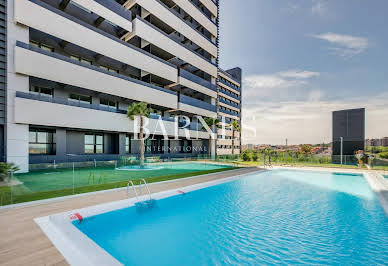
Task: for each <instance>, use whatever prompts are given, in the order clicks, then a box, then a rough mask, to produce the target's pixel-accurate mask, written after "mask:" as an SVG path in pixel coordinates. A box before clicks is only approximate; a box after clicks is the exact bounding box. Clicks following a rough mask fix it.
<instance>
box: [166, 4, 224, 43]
mask: <svg viewBox="0 0 388 266" xmlns="http://www.w3.org/2000/svg"><path fill="white" fill-rule="evenodd" d="M173 1H174V2H175V3H176V4H177V5H178V6H179V7H180V8H182V9H183V10H184V11H185V12H186V13H187V14H189V15H190V16H191V17H192V18H193V19H195V20H196V21H197V22H198V23H199V24H201V25H202V26H203V27H204V28H205V29H207V30H208V31H209V32H210V33H211V34H212V35H213V36H217V26H216V24H214V23H213V22H211V20H210V19H208V18H207V17H206V16H205V15H204V14H203V13H202V12H201V11H199V9H198V8H197V7H196V6H194V5H193V4H192V3H191V2H190V1H187V0H173Z"/></svg>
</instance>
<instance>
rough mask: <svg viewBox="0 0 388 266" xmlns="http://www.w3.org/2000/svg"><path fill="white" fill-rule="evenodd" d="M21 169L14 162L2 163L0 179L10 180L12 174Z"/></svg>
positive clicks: (0, 165)
mask: <svg viewBox="0 0 388 266" xmlns="http://www.w3.org/2000/svg"><path fill="white" fill-rule="evenodd" d="M19 170H20V168H19V167H18V166H16V165H15V164H14V163H0V181H8V179H9V178H10V177H11V175H12V174H13V173H15V172H17V171H19Z"/></svg>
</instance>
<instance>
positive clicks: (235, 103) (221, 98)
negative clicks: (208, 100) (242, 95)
mask: <svg viewBox="0 0 388 266" xmlns="http://www.w3.org/2000/svg"><path fill="white" fill-rule="evenodd" d="M218 99H220V100H223V101H225V102H227V103H230V104H234V105H237V106H238V104H239V103H237V102H235V101H232V100H230V99H227V98H225V97H222V96H218Z"/></svg>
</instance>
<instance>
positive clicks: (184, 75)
mask: <svg viewBox="0 0 388 266" xmlns="http://www.w3.org/2000/svg"><path fill="white" fill-rule="evenodd" d="M178 81H179V84H180V85H182V86H185V87H188V88H190V89H193V90H196V91H198V92H201V93H203V94H206V95H209V96H210V97H213V98H216V97H217V85H215V84H212V83H211V82H209V81H206V80H204V79H202V78H200V77H198V76H196V75H194V74H192V73H190V72H188V71H186V70H184V69H179V78H178Z"/></svg>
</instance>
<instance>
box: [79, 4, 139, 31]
mask: <svg viewBox="0 0 388 266" xmlns="http://www.w3.org/2000/svg"><path fill="white" fill-rule="evenodd" d="M72 1H73V2H74V3H77V4H79V5H80V6H83V7H85V8H86V9H88V10H90V11H92V12H93V13H95V14H97V15H99V16H100V17H103V18H105V19H106V20H109V21H110V22H112V23H114V24H116V25H118V26H120V27H122V28H123V29H125V30H127V31H129V32H132V22H131V21H129V20H127V19H125V18H123V17H122V16H120V15H119V14H117V13H115V12H113V11H111V10H110V9H108V8H106V7H104V6H103V5H100V4H99V3H98V2H96V1H94V0H72Z"/></svg>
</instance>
